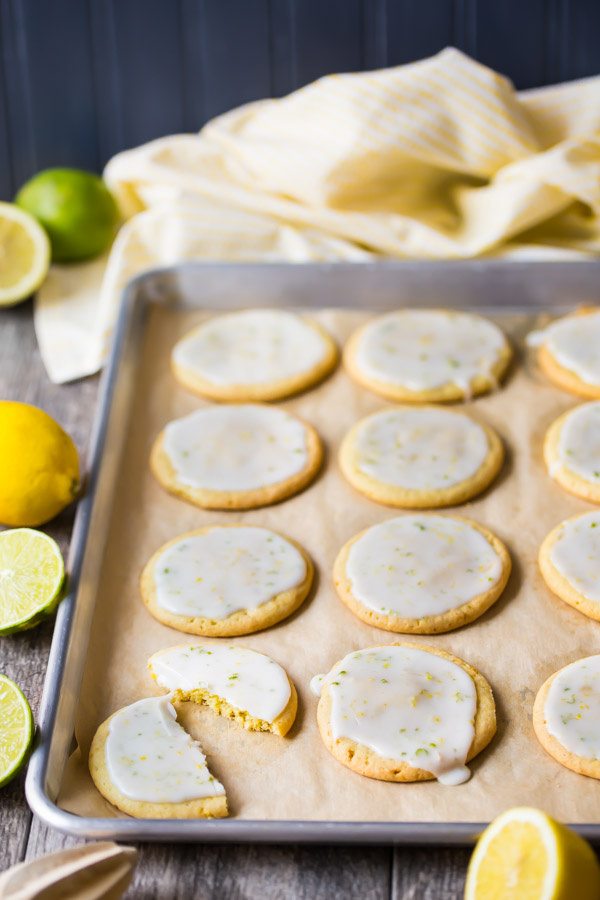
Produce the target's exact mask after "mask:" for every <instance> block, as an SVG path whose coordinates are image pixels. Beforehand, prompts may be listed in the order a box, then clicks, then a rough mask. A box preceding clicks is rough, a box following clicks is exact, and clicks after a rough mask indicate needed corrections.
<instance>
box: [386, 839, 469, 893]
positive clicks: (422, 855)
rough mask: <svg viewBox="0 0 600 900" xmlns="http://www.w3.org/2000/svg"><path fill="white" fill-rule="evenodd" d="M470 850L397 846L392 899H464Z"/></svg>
mask: <svg viewBox="0 0 600 900" xmlns="http://www.w3.org/2000/svg"><path fill="white" fill-rule="evenodd" d="M470 855H471V851H470V850H457V849H454V848H446V849H442V848H436V847H396V849H395V850H394V864H393V871H392V884H391V895H390V896H391V898H392V900H461V898H462V896H463V892H464V887H465V876H466V873H467V864H468V862H469V857H470Z"/></svg>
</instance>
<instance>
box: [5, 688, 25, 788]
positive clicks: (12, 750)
mask: <svg viewBox="0 0 600 900" xmlns="http://www.w3.org/2000/svg"><path fill="white" fill-rule="evenodd" d="M32 741H33V716H32V715H31V709H30V707H29V703H28V702H27V698H26V697H25V695H24V693H23V692H22V691H21V689H20V688H18V687H17V685H16V684H15V683H14V681H11V680H10V678H7V677H6V675H0V787H2V785H4V784H7V783H8V782H9V781H10V780H11V779H12V778H14V776H15V775H16V774H17V773H18V772H19V771H20V770H21V769H22V767H23V765H24V764H25V762H26V761H27V757H28V756H29V750H30V748H31V743H32Z"/></svg>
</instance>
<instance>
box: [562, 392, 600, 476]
mask: <svg viewBox="0 0 600 900" xmlns="http://www.w3.org/2000/svg"><path fill="white" fill-rule="evenodd" d="M557 456H558V458H557V459H556V460H553V462H555V463H558V466H557V468H558V467H560V468H565V469H568V470H569V471H571V472H573V473H574V474H575V475H578V476H579V477H580V478H583V480H584V481H587V482H589V483H590V484H597V485H598V486H600V401H592V402H591V403H583V404H582V405H581V406H577V407H576V408H575V409H573V410H572V411H571V412H570V413H569V414H568V416H566V417H565V419H564V421H563V423H562V426H561V429H560V436H559V439H558V447H557ZM553 474H555V472H553V470H552V466H551V467H550V475H553Z"/></svg>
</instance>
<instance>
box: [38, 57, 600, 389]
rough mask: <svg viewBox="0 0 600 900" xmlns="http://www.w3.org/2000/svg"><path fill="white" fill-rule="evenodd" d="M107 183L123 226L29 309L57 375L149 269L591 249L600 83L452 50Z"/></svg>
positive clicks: (131, 164) (360, 76) (319, 96)
mask: <svg viewBox="0 0 600 900" xmlns="http://www.w3.org/2000/svg"><path fill="white" fill-rule="evenodd" d="M105 178H106V181H107V182H108V184H109V186H110V187H111V188H112V190H113V191H114V192H115V194H116V196H117V198H118V200H119V203H120V205H121V208H122V211H123V215H124V217H125V218H126V219H127V221H126V223H125V225H124V226H123V228H122V229H121V231H120V233H119V235H118V237H117V240H116V242H115V245H114V247H113V249H112V252H111V254H110V257H109V259H108V263H107V265H106V267H104V263H103V262H96V263H93V264H91V265H89V266H84V267H77V268H76V269H73V268H69V269H66V268H64V267H63V268H59V267H54V268H53V270H52V272H51V276H50V278H49V279H48V282H47V284H46V286H45V287H44V288H43V290H42V292H41V294H40V297H39V299H38V303H37V308H36V328H37V334H38V339H39V343H40V348H41V351H42V355H43V358H44V361H45V363H46V367H47V369H48V372H49V374H50V377H51V378H53V379H54V380H55V381H67V380H70V379H72V378H76V377H79V376H81V375H86V374H89V373H91V372H94V371H97V369H98V368H99V367H100V366H101V364H102V360H103V358H104V355H105V352H106V345H107V340H108V337H109V335H110V331H111V327H112V324H113V322H114V317H115V313H116V308H117V305H118V298H119V296H120V291H121V289H122V287H123V285H124V284H125V283H126V281H127V279H128V278H130V277H131V276H132V275H134V274H137V273H139V272H140V271H143V270H144V269H147V268H149V267H153V266H157V265H166V264H170V263H174V262H178V261H182V260H190V259H206V260H232V261H240V260H245V261H248V260H263V261H264V260H267V261H273V260H288V261H290V262H305V261H318V260H355V261H361V260H366V259H373V258H377V257H387V258H396V259H407V258H411V259H448V260H451V259H461V258H469V257H475V256H485V255H488V256H489V255H494V256H505V257H508V258H515V257H516V258H519V257H522V256H523V255H526V256H527V257H528V258H535V257H537V258H565V257H567V258H571V257H575V258H578V257H580V256H583V255H590V254H597V253H598V252H599V250H600V77H598V78H590V79H586V80H584V81H579V82H573V83H571V84H566V85H562V86H557V87H550V88H542V89H539V90H536V91H528V92H524V93H517V92H516V91H515V90H514V88H513V86H512V84H511V83H510V81H508V80H507V79H506V78H504V77H503V76H501V75H498V74H497V73H496V72H494V71H492V70H491V69H488V68H486V67H485V66H483V65H481V64H479V63H477V62H475V61H474V60H472V59H470V58H469V57H467V56H465V55H464V54H462V53H460V52H459V51H458V50H455V49H452V48H449V49H446V50H444V51H442V52H441V53H439V54H438V55H436V56H434V57H432V58H431V59H426V60H423V61H421V62H417V63H412V64H410V65H406V66H399V67H396V68H391V69H384V70H381V71H376V72H365V73H357V74H346V75H330V76H327V77H325V78H321V79H320V80H319V81H317V82H315V83H314V84H310V85H308V86H307V87H305V88H302V89H301V90H298V91H296V92H294V93H293V94H290V95H289V96H287V97H284V98H282V99H279V100H263V101H259V102H256V103H251V104H248V105H246V106H243V107H241V108H239V109H235V110H233V111H232V112H229V113H226V114H225V115H223V116H220V117H219V118H217V119H215V120H213V121H212V122H210V123H209V124H208V125H207V126H205V128H203V129H202V131H201V132H200V133H199V134H184V135H174V136H171V137H165V138H160V139H159V140H156V141H152V142H151V143H149V144H146V145H144V146H142V147H139V148H136V149H134V150H128V151H126V152H124V153H120V154H119V155H118V156H116V157H115V158H114V159H112V160H111V161H110V162H109V164H108V166H107V168H106V171H105ZM100 283H101V284H100Z"/></svg>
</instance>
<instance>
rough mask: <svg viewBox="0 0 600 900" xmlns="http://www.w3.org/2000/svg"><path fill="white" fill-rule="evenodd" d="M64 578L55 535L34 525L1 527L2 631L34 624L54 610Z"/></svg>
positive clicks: (0, 627) (0, 631)
mask: <svg viewBox="0 0 600 900" xmlns="http://www.w3.org/2000/svg"><path fill="white" fill-rule="evenodd" d="M64 580H65V566H64V562H63V558H62V554H61V552H60V548H59V546H58V544H57V543H56V541H53V540H52V538H51V537H48V535H47V534H44V533H43V532H42V531H35V530H34V529H33V528H13V529H12V530H10V531H0V635H4V634H12V633H13V632H14V631H25V629H27V628H32V627H33V626H34V625H37V623H38V622H39V621H40V620H41V619H43V618H44V617H45V616H47V615H48V614H49V613H51V612H53V610H54V609H55V607H56V605H57V603H58V601H59V600H60V597H61V593H62V587H63V582H64Z"/></svg>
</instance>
